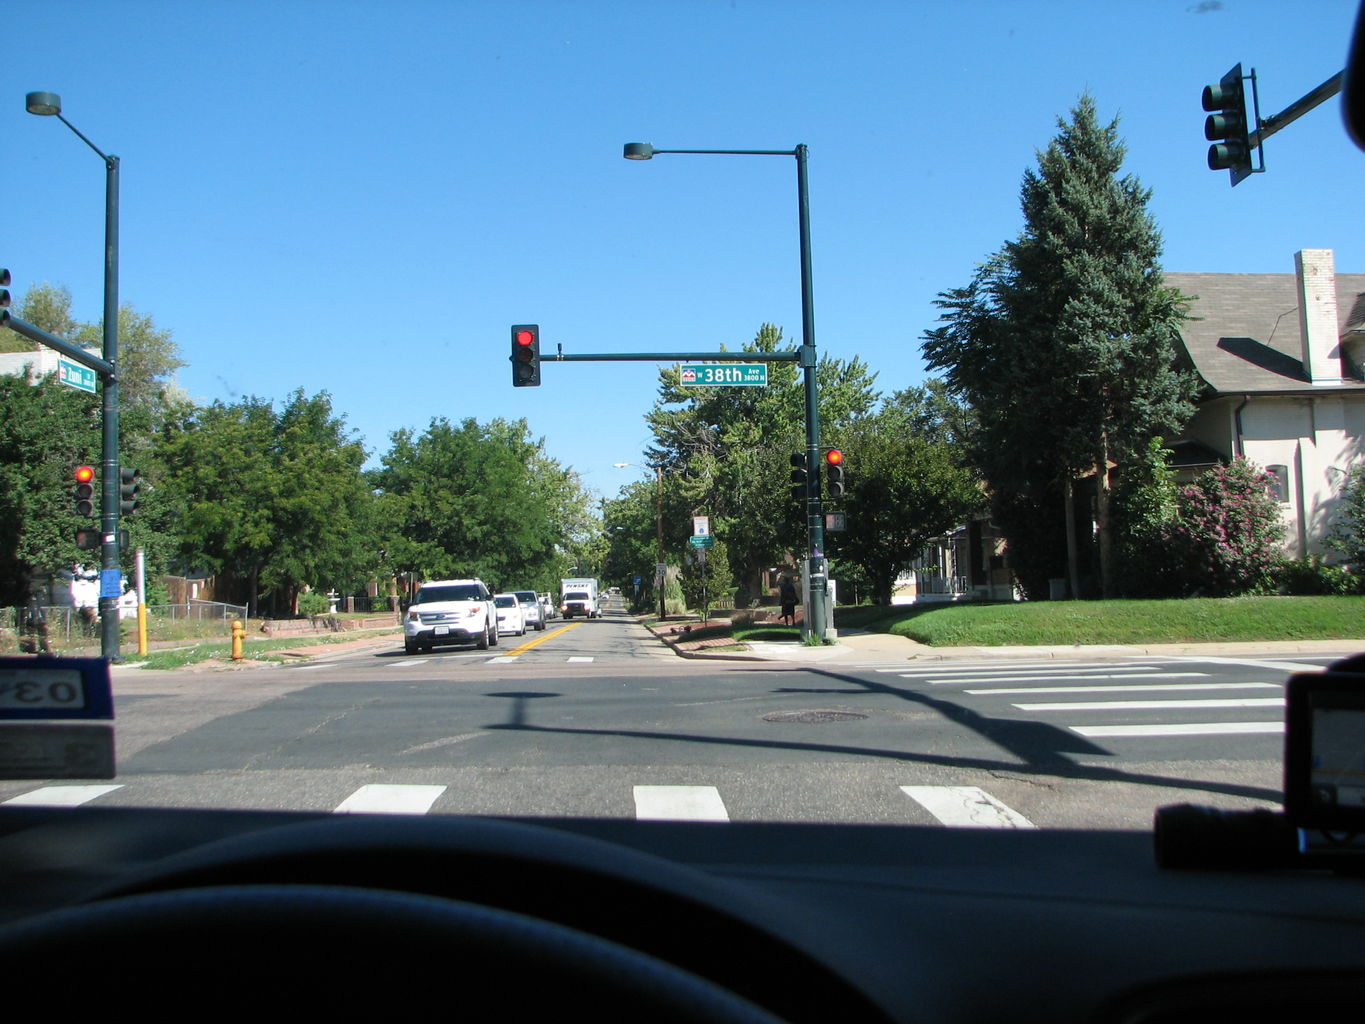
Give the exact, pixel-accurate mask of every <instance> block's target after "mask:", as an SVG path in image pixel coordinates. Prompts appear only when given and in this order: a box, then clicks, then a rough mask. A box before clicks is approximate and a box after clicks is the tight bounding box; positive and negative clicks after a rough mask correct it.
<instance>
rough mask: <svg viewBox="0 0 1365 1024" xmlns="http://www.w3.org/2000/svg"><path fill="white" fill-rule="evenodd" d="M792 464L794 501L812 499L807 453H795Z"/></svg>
mask: <svg viewBox="0 0 1365 1024" xmlns="http://www.w3.org/2000/svg"><path fill="white" fill-rule="evenodd" d="M791 464H792V476H791V480H792V501H805V500H806V499H807V498H809V497H810V474H809V473H807V471H806V469H807V467H806V453H805V452H794V453H793V454H792V457H791Z"/></svg>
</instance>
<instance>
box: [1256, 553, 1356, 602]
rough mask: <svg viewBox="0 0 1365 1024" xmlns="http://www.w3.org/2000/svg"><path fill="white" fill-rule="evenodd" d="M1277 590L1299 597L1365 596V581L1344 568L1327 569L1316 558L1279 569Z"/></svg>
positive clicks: (1276, 581)
mask: <svg viewBox="0 0 1365 1024" xmlns="http://www.w3.org/2000/svg"><path fill="white" fill-rule="evenodd" d="M1275 589H1276V590H1277V591H1279V592H1280V593H1282V594H1291V595H1294V596H1296V597H1317V596H1324V597H1331V596H1340V595H1345V594H1365V577H1361V576H1359V575H1357V574H1356V573H1353V572H1352V571H1351V570H1350V569H1348V568H1346V567H1345V566H1343V565H1324V564H1323V562H1322V559H1321V558H1318V557H1316V556H1315V557H1313V558H1306V559H1295V560H1293V561H1290V562H1285V563H1284V564H1283V565H1281V566H1279V568H1277V569H1276V570H1275Z"/></svg>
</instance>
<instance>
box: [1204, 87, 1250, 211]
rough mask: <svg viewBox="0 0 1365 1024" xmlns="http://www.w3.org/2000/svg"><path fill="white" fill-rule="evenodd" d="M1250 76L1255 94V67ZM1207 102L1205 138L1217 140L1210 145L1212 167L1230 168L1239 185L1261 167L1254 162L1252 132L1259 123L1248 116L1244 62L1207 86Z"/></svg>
mask: <svg viewBox="0 0 1365 1024" xmlns="http://www.w3.org/2000/svg"><path fill="white" fill-rule="evenodd" d="M1250 77H1251V82H1252V91H1253V95H1254V92H1255V87H1256V78H1255V72H1254V71H1253V72H1252V74H1251V76H1250ZM1203 106H1204V109H1205V110H1207V111H1208V112H1209V116H1208V117H1206V118H1205V119H1204V138H1206V139H1208V140H1209V141H1210V142H1212V143H1213V145H1212V146H1210V147H1209V170H1211V171H1222V170H1226V171H1227V172H1228V176H1229V177H1230V178H1231V179H1232V184H1233V185H1236V184H1237V183H1238V182H1240V181H1241V180H1242V179H1243V178H1245V177H1247V176H1249V175H1250V174H1252V173H1253V172H1254V171H1256V170H1257V168H1254V167H1252V165H1251V149H1252V146H1251V133H1252V132H1253V131H1254V130H1256V129H1257V128H1258V127H1259V126H1258V125H1253V124H1252V118H1250V117H1248V116H1247V95H1246V88H1245V86H1244V76H1243V75H1242V65H1241V64H1236V65H1234V66H1233V68H1232V70H1230V71H1229V72H1228V73H1227V74H1226V75H1224V76H1223V77H1222V78H1221V79H1220V80H1219V81H1218V84H1217V85H1206V86H1204V94H1203ZM1261 169H1262V170H1263V169H1264V168H1261Z"/></svg>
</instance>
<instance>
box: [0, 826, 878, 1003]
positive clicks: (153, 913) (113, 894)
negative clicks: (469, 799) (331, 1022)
mask: <svg viewBox="0 0 1365 1024" xmlns="http://www.w3.org/2000/svg"><path fill="white" fill-rule="evenodd" d="M750 902H751V897H750V896H749V894H748V893H747V892H746V891H745V890H742V889H739V888H738V887H733V886H730V885H727V884H725V883H723V882H722V881H721V880H718V879H716V878H713V877H712V876H710V875H706V874H703V873H701V872H699V871H695V870H693V869H691V868H688V867H685V866H683V865H680V864H677V863H674V862H672V861H668V860H664V859H662V858H658V857H653V856H649V855H647V854H644V853H640V852H638V851H635V850H633V849H629V848H627V847H623V846H618V845H616V844H612V843H607V842H602V841H599V840H595V839H590V838H587V837H584V836H579V835H575V834H573V833H569V832H566V831H563V830H561V829H555V828H547V827H540V826H532V825H524V824H518V823H512V822H505V821H497V820H493V819H465V818H454V817H448V818H447V817H436V818H431V817H423V818H406V817H403V818H379V817H370V816H336V817H330V818H327V819H322V820H316V821H307V822H303V823H296V824H287V825H281V826H276V827H273V828H267V829H264V830H254V831H251V832H249V833H246V834H242V835H234V836H231V837H230V838H226V839H222V840H218V841H215V842H210V843H206V844H203V845H198V846H195V847H193V848H192V849H189V850H187V851H185V852H182V853H178V854H174V855H172V856H170V857H167V858H164V859H163V860H161V861H158V862H156V863H155V864H153V865H151V866H150V867H148V868H147V869H145V870H143V871H140V872H138V873H135V874H133V875H131V876H129V877H126V878H123V879H120V880H119V881H118V882H117V883H115V884H113V885H109V886H106V887H104V888H102V889H101V890H100V891H98V892H97V893H96V894H95V895H94V897H93V899H91V900H89V901H87V902H85V903H83V904H80V905H78V906H74V907H68V908H66V909H63V910H60V911H57V912H55V913H52V914H48V915H46V916H45V917H42V918H37V919H33V920H30V921H24V922H20V923H19V924H16V925H13V926H10V927H9V928H7V929H3V930H0V963H4V964H5V965H6V968H7V970H8V972H9V973H10V976H11V977H14V978H25V979H34V980H36V979H38V978H48V979H53V980H54V984H56V983H59V979H61V978H67V979H72V980H80V981H82V982H86V981H89V982H94V983H92V984H82V985H81V988H80V991H82V992H89V993H91V994H92V1003H91V1006H92V1008H94V1007H95V1006H96V1005H99V1006H105V1008H107V1006H106V1004H105V1002H104V996H103V995H102V994H101V993H103V992H104V986H105V985H106V984H107V985H110V986H114V988H115V989H122V988H126V986H127V984H128V979H129V978H141V979H145V980H146V981H147V982H148V983H149V985H150V988H149V991H155V992H158V993H161V994H162V995H164V996H165V997H166V998H174V999H176V1001H177V1004H178V1005H180V1006H182V1007H185V1008H188V1007H189V1006H191V1005H197V1002H196V1001H203V1000H205V999H207V1000H208V1004H209V1005H208V1008H210V1009H213V1010H217V1009H219V1007H220V1006H221V1005H223V1004H224V1003H226V1004H228V1005H231V1006H234V1007H237V1006H240V1007H242V1008H253V1009H256V1010H259V1009H260V1008H261V1006H262V1005H263V1004H262V1003H261V1002H260V1000H261V999H262V998H263V993H264V992H266V991H275V990H279V991H280V992H281V993H284V994H285V997H286V998H288V999H290V1000H292V1001H297V1003H298V1005H299V1006H300V1007H305V1006H306V1007H307V1009H308V1010H309V1011H310V1012H311V1011H313V1010H315V1009H316V1008H317V1007H319V1006H320V1005H321V1006H324V1007H325V1006H327V1005H329V1004H330V1005H332V1006H334V1007H335V1008H336V1009H338V1010H340V1011H341V1012H344V1013H347V1014H350V1013H352V1012H355V1011H358V1010H364V1011H366V1012H375V1011H377V1012H386V1013H391V1012H392V1011H393V1009H394V1007H395V1000H396V999H397V998H398V997H397V996H396V995H395V992H396V991H401V992H403V993H404V995H403V996H402V997H401V998H403V999H407V998H416V997H419V996H420V998H421V999H427V998H428V997H429V996H430V997H442V998H443V1001H444V1002H446V1003H447V1004H448V1005H450V1006H451V1008H452V1013H453V1015H456V1016H460V1017H464V1016H469V1015H471V1014H472V1015H473V1017H474V1019H480V1018H481V1015H482V1014H481V1012H480V1010H478V1009H476V1007H479V1008H482V1007H483V1006H484V1001H485V1000H487V1005H488V1007H489V1008H490V1010H491V1012H490V1014H489V1015H490V1016H491V1015H492V1013H496V1014H497V1016H498V1017H499V1018H502V1019H507V1018H511V1019H518V1018H521V1017H529V1016H530V1015H531V1014H532V1013H536V1014H539V1013H549V1012H554V1013H564V1012H566V1011H567V1012H569V1013H572V1012H573V1011H574V1010H582V1011H584V1012H586V1013H587V1014H589V1015H591V1016H592V1017H593V1018H594V1019H608V1020H612V1019H621V1020H626V1019H630V1020H632V1021H638V1020H651V1021H655V1020H657V1021H677V1022H679V1024H684V1022H686V1024H691V1022H700V1021H720V1022H731V1021H733V1022H736V1024H741V1022H742V1024H758V1022H760V1021H762V1022H774V1021H780V1020H788V1021H792V1022H796V1021H804V1020H811V1021H815V1020H830V1019H841V1020H846V1021H864V1020H874V1021H884V1020H885V1019H886V1018H885V1016H884V1015H883V1014H882V1013H881V1011H880V1010H878V1009H876V1008H875V1007H874V1006H873V1004H871V1003H870V1001H869V1000H868V999H867V997H866V996H865V995H864V994H863V993H861V992H859V991H858V990H857V989H855V988H854V987H853V986H851V985H849V984H848V983H847V982H846V981H844V979H842V978H841V977H839V976H838V975H837V974H835V973H834V972H832V971H830V970H829V969H828V968H826V967H825V966H824V965H822V964H820V963H819V962H818V961H817V960H816V959H815V958H813V957H811V956H809V955H807V954H805V953H804V952H802V951H800V950H798V949H797V948H796V947H795V946H792V945H790V944H789V943H787V942H786V941H785V940H783V939H781V938H779V937H777V936H776V935H775V934H773V933H772V932H770V931H767V930H765V929H764V928H760V927H759V926H757V925H755V924H752V923H751V922H750V921H749V920H747V919H746V918H745V916H744V915H743V908H744V907H745V906H746V904H749V903H750ZM756 909H760V908H756ZM751 916H754V917H755V919H760V918H759V917H758V915H751ZM781 916H782V914H781V908H780V907H778V908H775V907H774V906H772V905H767V904H764V905H763V906H762V908H761V919H763V920H777V921H778V922H779V924H778V926H777V927H779V928H780V927H781V925H780V921H781ZM54 972H55V973H54ZM333 986H335V988H333ZM61 987H62V989H63V990H64V991H65V992H67V993H71V992H73V991H75V990H74V989H73V988H72V986H71V985H70V984H69V983H68V984H64V985H62V986H61ZM409 990H411V993H412V995H409V994H408V993H409ZM182 1000H183V1001H184V1002H182ZM456 1011H458V1012H456Z"/></svg>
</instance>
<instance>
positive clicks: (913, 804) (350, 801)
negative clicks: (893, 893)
mask: <svg viewBox="0 0 1365 1024" xmlns="http://www.w3.org/2000/svg"><path fill="white" fill-rule="evenodd" d="M135 786H136V784H134V788H135ZM890 788H892V787H888V789H890ZM124 789H125V786H124V785H122V784H117V785H94V786H91V785H47V786H40V787H38V788H36V789H33V790H30V791H28V792H25V793H21V794H18V795H17V796H13V797H10V798H9V799H6V800H0V805H11V806H16V807H19V806H22V807H52V808H70V807H80V806H83V805H87V804H92V803H95V802H96V801H99V800H100V799H101V798H102V797H105V796H107V795H109V794H111V793H116V792H119V791H120V790H124ZM894 789H895V790H896V791H898V792H899V794H900V799H902V800H903V801H904V804H903V809H904V817H905V820H906V822H907V823H913V824H939V825H942V826H944V827H948V828H1029V829H1031V828H1035V827H1036V826H1035V825H1034V824H1033V823H1032V822H1031V821H1029V820H1028V818H1026V817H1025V816H1024V815H1023V814H1021V813H1019V812H1018V811H1017V810H1014V809H1013V808H1011V807H1009V806H1007V805H1006V804H1005V803H1004V802H1003V801H1001V800H999V799H997V798H996V797H994V796H992V795H991V794H990V793H987V792H986V791H984V790H982V789H980V788H979V787H976V786H922V785H902V786H896V787H894ZM446 792H447V787H446V786H441V785H404V784H394V783H386V784H367V785H363V786H360V787H359V788H357V789H356V790H354V791H353V792H351V793H350V794H348V795H347V796H346V797H345V799H343V800H342V801H341V802H340V803H338V804H337V805H336V806H334V807H331V808H327V809H328V810H330V811H331V812H332V813H334V814H398V815H424V814H431V813H439V808H438V803H439V802H440V800H441V797H442V796H444V795H445V793H446ZM630 796H631V803H632V810H633V816H634V817H635V818H636V820H639V821H685V822H715V823H724V822H729V821H730V820H731V814H730V811H729V809H728V808H727V806H726V803H725V799H724V797H723V795H722V793H721V790H720V788H719V787H717V786H696V785H678V786H660V785H640V786H633V787H631V794H630ZM446 813H451V812H449V811H447V812H446Z"/></svg>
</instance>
